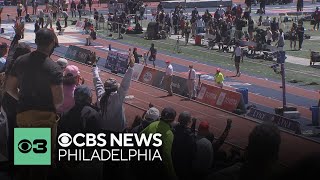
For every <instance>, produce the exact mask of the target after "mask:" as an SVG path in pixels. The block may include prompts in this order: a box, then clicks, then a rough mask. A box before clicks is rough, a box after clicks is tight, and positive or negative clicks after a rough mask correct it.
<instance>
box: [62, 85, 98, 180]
mask: <svg viewBox="0 0 320 180" xmlns="http://www.w3.org/2000/svg"><path fill="white" fill-rule="evenodd" d="M74 102H75V104H74V106H73V107H72V108H71V109H70V110H69V111H68V112H66V113H64V114H63V116H62V118H61V120H60V122H59V126H58V133H59V134H60V133H62V132H63V133H69V134H71V135H72V136H74V135H75V134H76V133H94V134H98V133H99V132H100V127H101V115H100V113H99V112H98V109H97V107H95V106H93V105H92V92H91V89H90V88H89V87H88V86H85V85H80V86H77V87H76V89H75V90H74ZM69 148H71V150H74V149H73V148H74V146H72V145H71V146H69ZM85 150H86V153H93V149H92V148H86V149H85ZM58 165H59V167H61V168H59V169H61V170H62V169H63V170H62V171H63V172H64V173H62V174H63V178H65V179H84V177H90V179H91V180H100V179H102V173H101V171H102V163H101V162H97V161H95V160H93V161H90V162H74V161H73V160H71V161H67V159H62V160H61V161H59V162H58ZM58 172H59V171H58Z"/></svg>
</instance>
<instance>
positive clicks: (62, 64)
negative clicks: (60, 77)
mask: <svg viewBox="0 0 320 180" xmlns="http://www.w3.org/2000/svg"><path fill="white" fill-rule="evenodd" d="M57 64H58V65H59V66H60V67H61V69H62V71H63V72H64V71H65V69H66V67H67V66H68V60H66V59H65V58H59V59H58V60H57Z"/></svg>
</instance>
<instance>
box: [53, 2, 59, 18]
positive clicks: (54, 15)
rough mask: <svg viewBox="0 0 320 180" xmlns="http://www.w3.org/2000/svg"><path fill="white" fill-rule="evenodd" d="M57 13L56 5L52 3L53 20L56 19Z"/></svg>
mask: <svg viewBox="0 0 320 180" xmlns="http://www.w3.org/2000/svg"><path fill="white" fill-rule="evenodd" d="M57 13H58V7H57V5H56V4H53V5H52V17H53V20H54V21H56V20H57Z"/></svg>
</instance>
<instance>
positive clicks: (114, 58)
mask: <svg viewBox="0 0 320 180" xmlns="http://www.w3.org/2000/svg"><path fill="white" fill-rule="evenodd" d="M105 68H107V69H110V70H111V72H114V73H121V74H125V73H126V71H127V68H128V54H125V53H121V52H118V51H110V52H109V53H108V57H107V60H106V64H105Z"/></svg>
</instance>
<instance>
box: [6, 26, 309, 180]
mask: <svg viewBox="0 0 320 180" xmlns="http://www.w3.org/2000/svg"><path fill="white" fill-rule="evenodd" d="M15 30H16V35H15V38H14V40H13V41H12V43H11V45H10V48H9V52H8V57H7V59H6V61H5V62H6V63H5V74H4V78H3V81H4V85H3V86H4V89H2V90H3V92H2V94H3V98H2V100H1V106H2V111H3V112H4V113H5V115H6V119H7V120H6V121H7V123H8V128H7V130H8V141H7V142H8V143H7V144H8V152H9V161H10V162H13V154H12V153H13V151H12V150H13V128H15V127H50V128H52V129H55V128H57V133H58V134H59V133H61V132H67V133H69V134H76V133H86V132H93V133H98V132H104V133H106V134H110V133H120V132H133V133H138V134H142V133H144V134H149V133H155V132H157V133H160V134H162V142H163V145H162V146H161V147H160V152H161V156H162V158H163V160H162V161H159V162H156V161H154V162H137V161H134V162H130V163H128V162H126V163H120V162H110V161H107V162H103V163H102V162H95V161H94V162H83V163H82V162H73V161H70V162H68V161H62V162H57V161H53V162H55V164H56V169H55V170H52V169H51V170H50V169H48V168H41V170H40V169H39V168H38V167H30V166H29V167H23V168H15V170H14V174H15V175H16V176H17V178H19V177H20V178H21V179H29V178H31V179H44V178H45V177H48V178H49V179H50V178H62V177H63V178H68V179H69V178H75V177H79V178H90V179H102V178H104V179H105V178H108V177H113V178H117V179H123V178H125V177H130V178H135V179H141V178H142V179H146V178H148V179H217V180H220V179H252V180H253V179H275V178H277V177H281V176H282V175H285V174H282V173H280V172H279V171H278V170H277V167H278V166H279V163H278V156H279V148H280V144H281V138H280V132H279V129H278V128H277V127H276V126H274V125H271V124H261V125H258V126H256V127H255V128H254V129H253V130H252V132H251V133H250V136H249V139H248V142H249V143H248V147H247V149H246V153H245V154H244V155H245V156H244V155H241V154H240V152H238V151H231V155H228V152H226V151H225V149H224V148H222V145H223V144H224V142H225V139H226V138H227V136H228V134H229V131H230V130H231V125H232V121H231V120H227V122H226V128H225V130H224V131H223V133H222V134H221V135H220V137H219V138H215V136H214V134H213V133H212V132H211V129H212V128H211V126H212V125H213V124H210V123H209V122H208V121H200V122H199V120H197V118H196V117H193V116H192V114H191V113H190V112H188V111H183V112H181V113H180V114H177V112H176V110H175V109H174V108H172V107H166V108H164V109H162V110H161V111H160V110H158V109H157V108H156V105H153V104H151V103H150V104H149V109H148V110H147V111H146V112H145V113H144V114H143V115H141V116H140V115H137V116H136V118H135V120H134V121H133V123H132V124H131V125H129V124H128V123H127V120H126V116H125V110H124V108H123V103H124V100H125V96H126V95H127V92H128V90H129V87H130V84H131V77H132V73H133V68H134V60H132V61H130V63H129V68H128V70H127V72H126V74H125V76H124V77H123V79H122V81H121V83H118V82H117V80H116V79H113V78H109V79H107V80H105V81H104V82H103V81H102V79H101V78H100V76H99V69H98V67H97V65H96V63H93V67H92V76H93V82H94V87H95V93H93V92H92V90H91V89H90V88H89V87H88V86H87V85H86V84H85V82H84V81H83V80H82V78H81V75H80V72H79V69H78V67H77V66H74V65H68V61H67V60H66V59H63V58H60V59H58V61H56V62H55V61H53V60H52V59H51V58H50V56H51V54H52V53H53V52H54V48H55V47H57V43H58V42H57V38H56V35H55V34H54V33H53V32H52V31H51V30H49V29H46V28H44V29H40V30H39V31H38V32H37V33H36V45H37V49H36V50H35V51H31V48H30V47H29V46H28V45H27V44H25V43H21V42H19V39H20V38H21V31H22V26H20V25H19V24H16V27H15ZM90 59H91V61H93V62H96V55H95V53H91V54H90ZM30 84H31V85H30ZM18 89H19V91H18ZM94 94H95V95H96V98H94V97H93V96H94ZM39 97H40V98H39ZM93 99H97V100H96V102H93ZM176 117H178V118H177V121H175V119H176ZM212 118H213V119H214V117H212ZM52 137H53V140H54V139H55V138H54V137H56V134H55V131H52ZM306 161H308V159H307V160H306ZM129 167H130V168H129ZM30 172H31V174H28V173H30ZM289 172H291V171H289ZM289 172H285V173H289ZM300 175H301V174H300Z"/></svg>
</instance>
